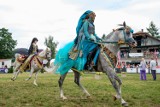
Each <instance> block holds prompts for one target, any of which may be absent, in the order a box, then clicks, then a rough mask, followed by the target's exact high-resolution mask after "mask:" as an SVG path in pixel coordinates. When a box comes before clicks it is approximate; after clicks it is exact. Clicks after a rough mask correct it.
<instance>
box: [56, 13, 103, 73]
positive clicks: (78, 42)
mask: <svg viewBox="0 0 160 107" xmlns="http://www.w3.org/2000/svg"><path fill="white" fill-rule="evenodd" d="M95 17H96V15H95V13H94V12H93V11H90V10H88V11H86V12H84V13H83V14H82V16H81V17H80V19H79V21H78V25H77V27H76V33H77V36H76V38H75V39H74V41H73V42H70V43H68V44H67V45H65V46H64V47H63V48H61V49H60V50H59V51H58V52H57V54H56V57H55V62H54V64H55V66H57V70H56V72H60V74H65V73H66V72H68V71H69V69H71V68H75V69H77V70H79V71H83V70H84V69H87V70H92V66H94V65H96V62H97V58H98V55H99V52H100V48H99V45H98V44H97V42H99V41H101V39H100V38H99V37H98V36H97V35H96V33H95V26H94V20H95Z"/></svg>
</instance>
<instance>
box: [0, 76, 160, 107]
mask: <svg viewBox="0 0 160 107" xmlns="http://www.w3.org/2000/svg"><path fill="white" fill-rule="evenodd" d="M28 75H29V74H28V73H22V74H20V75H19V76H18V78H17V80H16V81H14V82H13V81H11V80H10V78H11V76H12V74H0V107H121V105H120V101H113V98H112V95H114V94H115V90H114V89H113V87H112V85H111V83H110V82H109V80H108V78H106V76H105V75H104V74H102V75H101V79H99V80H96V79H95V74H84V75H83V76H82V78H81V83H82V84H83V85H84V86H85V87H86V89H87V90H88V91H89V92H90V94H91V98H90V99H86V97H85V96H84V95H83V94H82V92H81V90H80V89H79V88H78V87H77V86H76V85H75V84H74V82H73V74H72V73H69V74H68V76H67V78H66V79H65V82H64V93H65V95H66V97H67V98H68V99H67V100H65V101H63V100H61V99H60V97H59V87H58V82H57V81H58V78H59V75H55V74H49V73H43V74H42V73H40V74H39V75H38V80H37V83H38V85H39V86H38V87H36V86H34V85H33V78H32V79H31V80H29V81H25V80H24V79H26V78H27V77H28ZM118 75H119V76H120V74H118ZM120 78H121V79H122V81H123V85H122V95H123V98H124V99H125V100H126V101H127V102H128V104H129V107H160V74H158V75H157V81H153V80H152V76H151V74H147V81H140V80H139V74H127V77H120Z"/></svg>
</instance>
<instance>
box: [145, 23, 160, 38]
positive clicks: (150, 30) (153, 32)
mask: <svg viewBox="0 0 160 107" xmlns="http://www.w3.org/2000/svg"><path fill="white" fill-rule="evenodd" d="M146 29H147V31H148V33H149V34H151V35H152V36H153V37H157V36H158V35H159V33H158V28H157V27H156V25H155V24H154V23H153V21H151V23H150V25H149V28H146Z"/></svg>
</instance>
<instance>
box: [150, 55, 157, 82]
mask: <svg viewBox="0 0 160 107" xmlns="http://www.w3.org/2000/svg"><path fill="white" fill-rule="evenodd" d="M150 69H151V73H152V77H153V80H156V61H155V60H154V58H151V62H150Z"/></svg>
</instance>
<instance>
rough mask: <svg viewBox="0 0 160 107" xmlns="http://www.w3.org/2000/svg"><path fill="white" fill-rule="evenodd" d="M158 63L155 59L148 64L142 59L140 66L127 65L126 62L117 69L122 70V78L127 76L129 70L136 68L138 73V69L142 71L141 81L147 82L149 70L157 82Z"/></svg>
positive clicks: (119, 64) (118, 65)
mask: <svg viewBox="0 0 160 107" xmlns="http://www.w3.org/2000/svg"><path fill="white" fill-rule="evenodd" d="M157 66H158V63H157V62H156V60H155V59H154V58H151V60H150V61H149V62H148V63H147V62H146V61H145V59H144V58H142V59H141V62H140V64H137V65H135V64H125V63H124V62H122V63H118V64H117V68H118V69H119V70H120V72H121V74H122V76H123V77H124V76H126V72H127V68H136V72H137V73H138V69H140V80H147V77H146V69H148V73H151V74H152V77H153V80H156V67H157Z"/></svg>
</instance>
